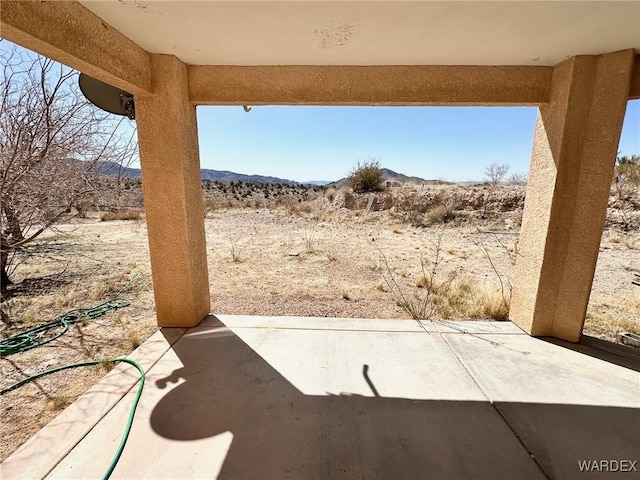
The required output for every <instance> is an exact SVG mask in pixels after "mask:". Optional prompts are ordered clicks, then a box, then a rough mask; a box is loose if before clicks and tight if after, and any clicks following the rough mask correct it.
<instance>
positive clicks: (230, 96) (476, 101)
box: [189, 66, 553, 106]
mask: <svg viewBox="0 0 640 480" xmlns="http://www.w3.org/2000/svg"><path fill="white" fill-rule="evenodd" d="M552 71H553V68H552V67H529V66H498V67H486V66H190V67H189V97H190V99H191V102H192V103H193V104H196V105H434V106H436V105H505V106H508V105H539V104H542V103H545V102H547V101H548V100H549V89H550V85H551V74H552Z"/></svg>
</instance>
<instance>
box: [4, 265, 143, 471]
mask: <svg viewBox="0 0 640 480" xmlns="http://www.w3.org/2000/svg"><path fill="white" fill-rule="evenodd" d="M137 276H138V274H137V273H136V274H135V275H134V276H133V277H132V278H131V280H129V282H127V284H126V285H125V286H124V287H122V288H121V289H120V290H118V293H116V294H115V295H114V296H113V297H111V298H110V299H109V300H106V301H104V302H102V303H99V304H97V305H94V306H93V307H89V308H76V309H73V310H69V311H68V312H66V313H64V314H63V315H61V316H60V317H58V318H57V319H55V320H54V321H52V322H49V323H45V324H44V325H40V326H38V327H35V328H32V329H30V330H26V331H24V332H22V333H18V334H17V335H13V336H11V337H8V338H5V339H2V340H0V356H2V357H5V356H8V355H12V354H15V353H20V352H26V351H27V350H31V349H32V348H36V347H40V346H42V345H45V344H46V343H49V342H52V341H53V340H55V339H56V338H59V337H61V336H62V335H64V334H65V332H66V331H67V330H69V325H73V324H74V323H78V322H80V321H83V320H85V319H86V320H93V319H94V318H98V317H101V316H103V315H105V314H106V313H107V312H109V311H111V310H115V309H118V308H123V307H127V306H129V305H131V302H130V301H129V300H127V299H126V298H122V297H120V295H121V294H122V292H124V291H125V290H126V289H127V288H129V286H130V285H131V283H132V282H133V280H134V279H135V278H136V277H137ZM54 329H59V331H58V332H56V333H55V334H53V335H49V336H47V333H48V332H49V331H50V330H54ZM110 362H116V363H118V362H122V363H128V364H129V365H133V366H134V367H136V368H137V369H138V372H140V380H139V382H138V391H137V392H136V396H135V398H134V400H133V405H131V410H130V411H129V418H128V419H127V424H126V426H125V429H124V433H123V434H122V438H121V440H120V444H119V445H118V449H117V450H116V453H115V455H114V456H113V458H112V459H111V463H110V464H109V467H108V468H107V471H106V472H105V474H104V475H103V476H102V478H103V480H106V479H108V478H109V477H110V476H111V474H112V473H113V469H114V468H116V465H117V464H118V460H119V459H120V456H121V455H122V452H123V450H124V446H125V444H126V443H127V439H128V438H129V433H130V432H131V426H132V425H133V418H134V415H135V413H136V408H137V407H138V402H139V401H140V397H141V395H142V389H143V387H144V381H145V374H144V369H143V368H142V366H141V365H140V364H139V363H138V362H136V361H135V360H131V359H129V358H115V359H113V360H89V361H86V362H79V363H73V364H70V365H64V366H62V367H56V368H53V369H51V370H47V371H44V372H41V373H37V374H35V375H32V376H30V377H27V378H23V379H22V380H20V381H19V382H16V383H14V384H13V385H10V386H8V387H6V388H3V389H2V390H0V396H2V395H4V394H6V393H8V392H10V391H12V390H15V389H16V388H18V387H21V386H22V385H25V384H27V383H30V382H33V381H34V380H37V379H38V378H41V377H44V376H46V375H50V374H52V373H56V372H60V371H62V370H68V369H70V368H78V367H85V366H90V365H100V364H104V363H110Z"/></svg>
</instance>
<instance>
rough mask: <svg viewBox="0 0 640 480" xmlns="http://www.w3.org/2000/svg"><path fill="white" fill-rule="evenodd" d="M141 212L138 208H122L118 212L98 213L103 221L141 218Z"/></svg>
mask: <svg viewBox="0 0 640 480" xmlns="http://www.w3.org/2000/svg"><path fill="white" fill-rule="evenodd" d="M141 219H142V212H141V211H140V210H122V211H119V212H104V213H102V214H101V215H100V220H101V221H103V222H113V221H115V220H141Z"/></svg>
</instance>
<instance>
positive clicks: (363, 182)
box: [347, 159, 384, 192]
mask: <svg viewBox="0 0 640 480" xmlns="http://www.w3.org/2000/svg"><path fill="white" fill-rule="evenodd" d="M347 181H348V183H349V186H350V187H351V188H352V189H353V191H354V192H379V191H382V190H384V174H383V173H382V169H381V168H380V162H379V161H378V160H376V159H368V160H363V161H362V162H358V164H357V165H356V167H355V168H354V169H353V170H352V171H351V173H350V175H349V178H348V179H347Z"/></svg>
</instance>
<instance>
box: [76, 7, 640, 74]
mask: <svg viewBox="0 0 640 480" xmlns="http://www.w3.org/2000/svg"><path fill="white" fill-rule="evenodd" d="M80 3H82V4H83V5H84V6H85V7H86V8H88V9H89V10H91V11H92V12H93V13H95V14H96V15H98V16H99V17H101V18H102V19H103V20H104V21H106V22H107V23H109V24H110V25H112V26H113V27H114V28H116V29H117V30H119V31H120V32H121V33H123V34H124V35H125V36H127V37H129V38H130V39H131V40H133V41H134V42H135V43H137V44H138V45H140V46H141V47H142V48H144V49H145V50H147V51H149V52H151V53H164V54H173V55H175V56H177V57H178V58H179V59H180V60H182V61H183V62H185V63H187V64H192V65H555V64H557V63H559V62H561V61H562V60H564V59H565V58H568V57H571V56H574V55H590V54H601V53H607V52H612V51H616V50H621V49H627V48H634V49H635V50H636V53H640V2H639V1H622V2H617V1H528V2H525V1H495V2H486V1H470V2H457V1H438V2H419V1H406V2H370V1H354V2H335V1H291V2H287V1H284V2H272V1H255V2H238V1H218V2H211V1H151V0H105V1H81V2H80Z"/></svg>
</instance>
